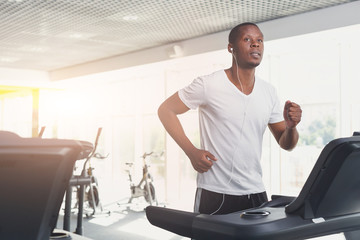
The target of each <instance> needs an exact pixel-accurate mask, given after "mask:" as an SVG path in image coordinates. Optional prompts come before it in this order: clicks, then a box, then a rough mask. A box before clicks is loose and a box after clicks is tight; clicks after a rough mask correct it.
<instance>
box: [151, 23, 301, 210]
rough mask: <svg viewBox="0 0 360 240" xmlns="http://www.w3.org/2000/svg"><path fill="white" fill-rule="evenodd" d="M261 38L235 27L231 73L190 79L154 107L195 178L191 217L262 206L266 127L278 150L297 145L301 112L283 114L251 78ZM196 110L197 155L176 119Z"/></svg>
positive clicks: (253, 29)
mask: <svg viewBox="0 0 360 240" xmlns="http://www.w3.org/2000/svg"><path fill="white" fill-rule="evenodd" d="M263 38H264V37H263V34H262V32H261V31H260V29H259V27H258V26H257V25H256V24H253V23H243V24H239V25H238V26H236V27H234V28H233V29H232V30H231V32H230V34H229V44H228V51H229V52H230V53H231V54H232V58H233V61H232V66H231V68H229V69H226V70H221V71H217V72H214V73H212V74H210V75H208V76H203V77H199V78H197V79H195V80H194V81H193V82H192V83H191V84H190V85H189V86H187V87H185V88H183V89H181V90H180V91H178V92H177V93H175V94H174V95H172V96H170V97H169V98H168V99H167V100H165V102H163V103H162V104H161V106H160V107H159V110H158V115H159V118H160V120H161V122H162V123H163V125H164V127H165V129H166V130H167V132H168V133H169V134H170V136H171V137H172V138H173V139H174V140H175V141H176V143H177V144H178V145H179V146H180V147H181V148H182V149H183V151H184V152H185V153H186V155H187V156H188V157H189V159H190V161H191V164H192V166H193V168H194V169H195V170H196V171H197V172H198V176H197V185H198V189H197V192H196V197H195V206H194V211H195V212H200V213H206V214H226V213H230V212H235V211H240V210H243V209H248V208H252V207H257V206H259V205H261V204H262V203H263V202H266V201H267V195H266V192H265V187H264V185H263V183H262V172H261V165H260V159H261V149H262V138H263V134H264V131H265V129H266V126H268V127H269V129H270V131H271V132H272V134H273V135H274V137H275V139H276V140H277V142H278V143H279V145H280V147H282V148H283V149H286V150H291V149H293V148H294V147H295V146H296V144H297V141H298V138H299V134H298V132H297V129H296V126H297V124H298V123H299V122H300V120H301V108H300V106H299V105H297V104H296V103H293V102H291V101H287V102H286V103H285V106H284V109H283V110H282V109H281V107H280V103H279V100H278V96H277V94H276V91H275V89H274V88H273V87H272V86H271V85H270V84H269V83H267V82H265V81H263V80H262V79H260V78H257V77H255V68H256V67H257V66H258V65H259V64H260V62H261V60H262V56H263V52H264V40H263ZM195 108H199V121H200V137H201V149H198V148H196V147H195V146H194V145H193V144H192V143H191V142H190V140H189V139H188V138H187V136H186V135H185V133H184V130H183V128H182V126H181V123H180V121H179V119H178V117H177V115H178V114H182V113H185V112H187V111H188V110H189V109H195Z"/></svg>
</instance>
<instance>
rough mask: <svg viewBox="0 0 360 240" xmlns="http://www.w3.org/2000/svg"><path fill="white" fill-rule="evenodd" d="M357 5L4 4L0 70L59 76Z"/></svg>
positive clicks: (75, 0) (302, 1)
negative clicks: (243, 26) (239, 27)
mask: <svg viewBox="0 0 360 240" xmlns="http://www.w3.org/2000/svg"><path fill="white" fill-rule="evenodd" d="M348 2H352V1H351V0H319V1H313V0H273V1H271V0H252V1H251V0H142V1H141V0H0V23H1V24H0V67H7V68H22V69H33V70H42V71H53V70H56V69H61V68H65V67H69V66H74V65H78V64H82V63H87V62H93V61H96V60H100V59H105V58H109V57H113V56H118V55H122V54H127V53H130V52H135V51H139V50H142V49H147V48H151V47H156V46H161V45H165V44H169V43H174V42H177V41H182V40H186V39H191V38H195V37H199V36H204V35H207V34H211V33H216V32H220V31H226V30H229V29H231V28H232V27H233V26H235V25H236V24H238V23H241V22H248V21H249V22H255V23H259V22H264V21H269V20H273V19H278V18H282V17H285V16H290V15H295V14H299V13H304V12H309V11H313V10H318V9H322V8H327V7H331V6H335V5H339V4H344V3H348Z"/></svg>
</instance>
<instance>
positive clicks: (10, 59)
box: [0, 57, 19, 63]
mask: <svg viewBox="0 0 360 240" xmlns="http://www.w3.org/2000/svg"><path fill="white" fill-rule="evenodd" d="M18 60H19V59H18V58H12V57H0V62H7V63H12V62H16V61H18Z"/></svg>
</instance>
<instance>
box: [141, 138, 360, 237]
mask: <svg viewBox="0 0 360 240" xmlns="http://www.w3.org/2000/svg"><path fill="white" fill-rule="evenodd" d="M146 216H147V218H148V220H149V222H150V223H151V224H153V225H155V226H157V227H160V228H163V229H165V230H168V231H171V232H173V233H176V234H179V235H182V236H185V237H189V238H192V239H197V240H201V239H238V240H245V239H246V240H255V239H258V240H260V239H261V240H264V239H266V240H282V239H307V238H312V237H319V236H325V235H330V234H335V233H341V232H343V233H344V235H345V238H346V239H347V240H355V239H360V133H358V132H355V133H354V134H353V136H351V137H346V138H339V139H335V140H333V141H331V142H330V143H328V144H327V145H326V146H325V147H324V149H323V150H322V152H321V153H320V156H319V158H318V160H317V162H316V163H315V165H314V167H313V169H312V171H311V173H310V175H309V177H308V179H307V180H306V182H305V184H304V186H303V188H302V190H301V191H300V193H299V195H298V197H296V198H295V197H287V196H272V198H271V201H269V202H266V203H264V204H263V205H261V206H260V207H257V208H252V209H247V210H243V211H239V212H235V213H230V214H224V215H207V214H199V213H192V212H186V211H180V210H176V209H168V208H164V207H155V206H149V207H147V208H146Z"/></svg>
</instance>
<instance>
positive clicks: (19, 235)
mask: <svg viewBox="0 0 360 240" xmlns="http://www.w3.org/2000/svg"><path fill="white" fill-rule="evenodd" d="M85 143H86V142H82V143H80V142H79V141H75V140H61V139H42V138H22V137H19V136H18V135H16V134H15V133H12V132H7V131H0V192H1V197H0V239H7V240H18V239H34V240H49V238H50V236H51V234H52V232H53V230H54V229H55V227H56V222H57V218H58V214H59V210H60V207H61V203H62V200H63V197H64V193H65V190H66V188H67V187H68V184H69V179H70V177H71V175H72V172H73V167H74V164H75V161H76V160H77V159H82V158H85V157H86V156H87V155H88V154H89V153H90V152H91V149H92V144H91V143H87V144H85ZM69 236H70V235H69ZM63 239H69V238H65V237H64V238H63Z"/></svg>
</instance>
